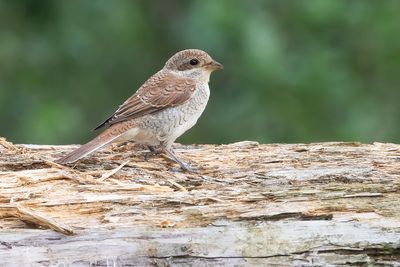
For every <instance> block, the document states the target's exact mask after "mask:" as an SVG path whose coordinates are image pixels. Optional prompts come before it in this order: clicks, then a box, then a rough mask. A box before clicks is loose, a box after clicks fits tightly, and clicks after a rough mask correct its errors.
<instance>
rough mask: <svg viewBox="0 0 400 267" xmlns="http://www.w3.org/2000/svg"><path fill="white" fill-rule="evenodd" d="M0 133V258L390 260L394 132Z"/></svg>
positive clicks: (396, 256)
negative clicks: (85, 152) (155, 147)
mask: <svg viewBox="0 0 400 267" xmlns="http://www.w3.org/2000/svg"><path fill="white" fill-rule="evenodd" d="M74 148H76V146H74V145H69V146H51V145H14V144H12V143H9V142H7V141H6V140H5V139H0V229H1V230H0V259H1V260H0V266H29V265H30V266H53V265H64V266H89V265H90V266H147V265H152V266H153V265H156V266H168V265H174V266H188V265H191V266H210V265H212V266H214V265H218V266H232V265H237V266H271V265H275V266H293V265H294V266H327V265H335V266H336V265H356V266H366V265H368V266H369V265H382V266H398V265H396V264H398V262H399V261H400V205H399V203H400V201H399V200H400V191H399V189H400V179H399V177H400V145H396V144H382V143H374V144H361V143H354V142H353V143H342V142H331V143H313V144H270V145H260V144H258V143H256V142H250V141H244V142H239V143H234V144H228V145H196V146H193V145H185V146H184V145H179V144H176V151H177V153H179V154H180V155H181V157H182V158H184V159H186V160H188V161H190V162H192V164H193V165H195V166H197V167H198V168H199V171H198V173H185V172H182V171H181V170H180V169H179V168H178V166H177V165H176V164H175V163H173V162H171V161H169V160H168V159H166V158H165V157H162V156H154V157H151V158H149V159H148V160H145V159H144V158H145V157H144V156H145V153H146V151H145V150H144V149H142V148H140V147H138V146H135V145H134V144H129V143H126V144H121V145H115V146H112V147H110V148H108V149H104V150H102V151H100V152H99V153H97V154H95V155H93V156H90V157H88V158H86V159H84V160H82V161H80V162H78V163H77V164H76V165H75V166H70V167H66V166H61V165H58V164H56V163H54V162H53V161H54V160H55V159H56V158H58V157H60V156H61V155H64V154H65V153H67V152H68V151H71V150H72V149H74Z"/></svg>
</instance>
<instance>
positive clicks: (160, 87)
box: [96, 71, 196, 129]
mask: <svg viewBox="0 0 400 267" xmlns="http://www.w3.org/2000/svg"><path fill="white" fill-rule="evenodd" d="M195 90H196V83H195V81H194V80H192V79H189V78H184V77H179V76H177V75H175V74H173V73H171V72H166V71H159V72H157V73H156V74H155V75H153V76H152V77H150V78H149V79H148V80H147V81H146V82H145V83H144V84H143V85H142V86H141V87H140V88H139V89H138V90H137V91H136V93H135V94H134V95H132V96H131V97H130V98H128V99H127V100H126V101H125V102H124V103H123V104H122V105H121V106H120V107H119V108H118V109H117V111H116V112H115V113H114V114H113V115H112V116H111V117H109V118H108V119H107V120H106V121H104V122H103V123H102V124H100V125H99V126H97V127H96V129H99V128H101V127H102V126H104V125H106V126H111V125H113V124H115V123H117V122H121V121H126V120H131V119H135V118H138V117H141V116H143V115H146V114H150V113H154V112H158V111H161V110H163V109H166V108H169V107H173V106H177V105H180V104H182V103H184V102H185V101H186V100H188V99H189V98H190V96H191V95H192V94H193V92H194V91H195Z"/></svg>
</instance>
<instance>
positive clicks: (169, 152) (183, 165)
mask: <svg viewBox="0 0 400 267" xmlns="http://www.w3.org/2000/svg"><path fill="white" fill-rule="evenodd" d="M164 152H165V153H166V154H167V156H168V157H169V158H170V159H171V160H173V161H175V162H176V163H178V164H179V166H180V167H181V169H183V170H184V171H187V172H192V173H197V172H198V169H197V168H195V167H193V166H191V165H190V164H189V163H187V162H184V161H183V160H181V159H179V158H178V157H177V156H176V154H175V152H174V151H173V150H172V148H168V149H164Z"/></svg>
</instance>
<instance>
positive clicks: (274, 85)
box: [0, 0, 400, 144]
mask: <svg viewBox="0 0 400 267" xmlns="http://www.w3.org/2000/svg"><path fill="white" fill-rule="evenodd" d="M399 10H400V1H396V0H393V1H391V0H386V1H373V0H370V1H366V0H353V1H348V0H314V1H309V0H302V1H301V0H298V1H295V0H291V1H289V0H279V1H278V0H270V1H262V0H258V1H257V0H252V1H247V0H242V1H240V0H197V1H186V0H181V1H178V0H175V1H173V0H169V1H161V0H160V1H147V0H142V1H138V0H137V1H127V0H126V1H125V0H119V1H108V0H96V1H79V0H68V1H67V0H64V1H50V0H49V1H44V0H41V1H36V0H31V1H22V0H19V1H17V0H16V1H6V0H2V1H0V123H1V124H0V125H1V126H0V136H5V137H7V138H8V139H10V140H11V141H13V142H18V143H46V144H61V143H82V142H85V141H87V140H88V139H89V138H90V137H93V136H94V135H95V133H93V132H91V129H93V127H94V126H96V125H97V124H98V123H100V122H102V120H103V119H105V118H107V116H108V115H110V114H111V113H112V112H114V110H115V109H116V108H117V107H118V105H119V104H121V103H122V102H123V101H124V100H125V99H126V98H127V97H129V96H130V95H131V94H133V93H134V91H135V90H136V89H137V88H138V87H139V86H140V85H141V84H142V83H143V82H144V81H145V80H146V79H147V78H148V77H149V76H150V75H152V74H153V73H155V72H156V71H157V70H159V69H160V68H162V67H163V64H164V63H165V61H166V60H167V59H168V58H169V57H170V56H171V55H172V54H174V53H175V52H177V51H179V50H181V49H185V48H200V49H203V50H205V51H207V52H209V53H210V54H211V55H212V56H213V57H214V58H215V59H217V60H218V61H220V62H222V63H223V64H224V65H225V69H224V70H223V71H220V72H216V73H214V74H213V75H212V77H211V82H210V87H211V91H212V92H211V94H212V95H211V98H210V102H209V105H208V107H207V109H206V111H205V113H204V114H203V116H202V117H201V119H200V120H199V122H198V124H197V125H196V126H195V127H194V128H193V129H192V130H190V131H189V132H188V133H187V134H186V135H184V137H182V138H181V139H179V141H181V142H184V143H226V142H233V141H238V140H257V141H260V142H311V141H333V140H358V141H363V142H373V141H387V142H400V123H399V122H400V107H399V99H400V89H399V88H398V87H399V85H400V75H399V71H400V34H399V33H400V16H399Z"/></svg>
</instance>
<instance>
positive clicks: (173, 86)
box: [56, 49, 222, 170]
mask: <svg viewBox="0 0 400 267" xmlns="http://www.w3.org/2000/svg"><path fill="white" fill-rule="evenodd" d="M217 69H222V65H221V64H220V63H218V62H216V61H215V60H213V59H212V58H211V57H210V56H209V55H208V54H207V53H206V52H204V51H201V50H197V49H189V50H183V51H181V52H178V53H176V54H175V55H174V56H173V57H171V58H170V59H169V60H168V61H167V63H166V64H165V66H164V68H163V69H162V70H161V71H159V72H157V73H156V74H155V75H153V76H152V77H150V78H149V79H148V80H147V81H146V82H145V83H144V84H143V85H142V86H141V87H140V88H139V89H138V90H137V91H136V93H135V94H134V95H132V96H131V97H130V98H128V99H127V100H126V101H125V102H124V103H123V104H122V105H121V106H120V107H119V108H118V109H117V110H116V111H115V113H114V114H113V115H112V116H111V117H109V118H108V119H107V120H105V121H104V122H103V123H102V124H100V125H98V126H97V127H96V129H99V128H101V127H103V126H105V127H107V129H106V130H105V131H104V132H103V133H101V134H100V135H99V136H97V137H96V138H94V139H93V140H92V141H90V142H88V143H86V144H85V145H83V146H81V147H80V148H78V149H76V150H75V151H72V152H71V153H69V154H68V155H66V156H65V157H63V158H61V159H59V160H57V161H56V162H58V163H60V164H67V163H73V162H75V161H77V160H79V159H80V158H82V157H85V156H86V155H88V154H90V153H92V152H93V151H96V150H97V149H99V148H101V147H103V146H105V145H107V144H109V143H110V142H113V141H126V140H133V141H135V142H139V143H142V144H146V145H149V146H150V147H153V146H160V147H161V149H162V150H163V151H164V152H165V153H167V154H168V155H169V156H170V157H171V158H172V159H173V160H175V161H176V162H177V163H179V164H180V165H181V167H182V168H184V169H186V170H189V169H190V168H189V166H188V165H187V164H186V163H184V162H182V161H181V160H179V159H178V158H177V156H176V155H175V153H174V152H173V150H172V146H171V145H172V143H173V142H174V141H175V139H176V138H177V137H179V136H180V135H181V134H183V133H184V132H185V131H186V130H188V129H189V128H191V127H192V126H193V125H194V124H195V123H196V121H197V119H198V118H199V116H200V115H201V113H202V112H203V110H204V108H205V105H206V104H207V101H208V96H209V88H208V79H209V76H210V73H211V72H212V71H214V70H217Z"/></svg>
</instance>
